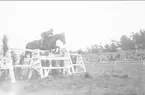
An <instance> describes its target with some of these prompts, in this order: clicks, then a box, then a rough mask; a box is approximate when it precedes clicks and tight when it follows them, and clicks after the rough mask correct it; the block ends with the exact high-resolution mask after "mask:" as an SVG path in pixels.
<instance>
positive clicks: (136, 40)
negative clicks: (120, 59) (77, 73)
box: [77, 29, 145, 53]
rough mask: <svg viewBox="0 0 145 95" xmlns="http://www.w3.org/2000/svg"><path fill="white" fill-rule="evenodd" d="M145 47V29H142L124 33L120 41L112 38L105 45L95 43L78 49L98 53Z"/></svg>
mask: <svg viewBox="0 0 145 95" xmlns="http://www.w3.org/2000/svg"><path fill="white" fill-rule="evenodd" d="M136 49H145V30H144V29H140V30H139V31H138V32H136V33H131V35H130V36H127V35H122V36H121V37H120V40H119V41H116V40H112V41H111V44H106V45H105V46H102V45H98V44H94V45H91V46H90V47H86V50H82V49H78V50H77V52H78V53H98V52H117V51H119V50H122V51H127V50H136Z"/></svg>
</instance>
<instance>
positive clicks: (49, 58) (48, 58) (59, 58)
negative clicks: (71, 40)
mask: <svg viewBox="0 0 145 95" xmlns="http://www.w3.org/2000/svg"><path fill="white" fill-rule="evenodd" d="M35 58H38V59H40V60H44V59H47V60H69V58H68V57H45V56H44V57H42V56H41V57H35Z"/></svg>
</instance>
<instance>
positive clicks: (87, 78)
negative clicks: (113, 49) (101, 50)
mask: <svg viewBox="0 0 145 95" xmlns="http://www.w3.org/2000/svg"><path fill="white" fill-rule="evenodd" d="M85 66H86V70H87V73H86V74H81V75H73V76H64V77H62V76H56V77H51V78H47V79H41V80H40V79H39V80H35V81H19V82H17V83H16V84H10V83H8V82H4V83H1V85H0V88H1V92H0V93H2V94H0V95H145V69H144V68H145V67H144V65H143V64H142V63H130V62H127V63H121V62H120V63H116V64H114V63H96V62H93V63H91V62H86V63H85ZM10 92H14V93H13V94H12V93H11V94H10Z"/></svg>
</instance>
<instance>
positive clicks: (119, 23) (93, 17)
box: [0, 1, 145, 50]
mask: <svg viewBox="0 0 145 95" xmlns="http://www.w3.org/2000/svg"><path fill="white" fill-rule="evenodd" d="M50 28H52V29H54V34H55V33H61V32H65V34H66V41H67V44H66V46H67V48H68V49H72V50H75V49H78V48H84V47H86V46H89V45H92V44H100V43H102V45H104V44H106V43H109V42H110V41H111V40H119V38H120V37H121V35H123V34H126V35H130V33H131V32H138V31H139V30H140V29H145V2H144V1H140V2H137V1H132V2H131V1H126V2H123V1H116V2H115V1H102V2H101V1H67V2H66V1H41V2H40V1H19V2H18V1H5V2H4V1H0V33H1V34H2V33H5V34H7V35H8V37H9V46H10V47H13V48H25V45H26V44H27V43H28V42H29V41H32V40H36V39H40V38H41V36H40V34H41V32H43V31H47V30H49V29H50Z"/></svg>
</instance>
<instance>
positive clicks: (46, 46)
mask: <svg viewBox="0 0 145 95" xmlns="http://www.w3.org/2000/svg"><path fill="white" fill-rule="evenodd" d="M57 40H60V41H62V43H63V44H65V43H66V41H65V35H64V34H63V33H62V34H55V35H53V36H51V37H47V38H46V39H44V41H43V42H42V39H41V40H34V41H32V42H29V43H28V44H27V45H26V49H39V50H52V49H57V48H59V46H56V41H57ZM28 53H30V54H31V52H29V51H26V53H25V57H26V56H27V54H28ZM31 56H32V55H31Z"/></svg>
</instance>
